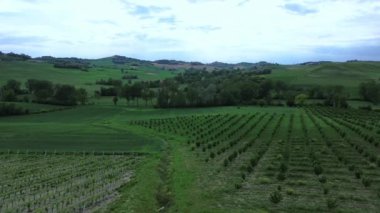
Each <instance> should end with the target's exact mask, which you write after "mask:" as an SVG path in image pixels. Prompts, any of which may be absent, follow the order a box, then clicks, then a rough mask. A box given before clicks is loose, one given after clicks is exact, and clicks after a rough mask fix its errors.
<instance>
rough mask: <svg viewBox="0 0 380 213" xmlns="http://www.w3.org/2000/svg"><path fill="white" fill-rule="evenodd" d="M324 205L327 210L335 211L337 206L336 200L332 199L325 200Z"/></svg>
mask: <svg viewBox="0 0 380 213" xmlns="http://www.w3.org/2000/svg"><path fill="white" fill-rule="evenodd" d="M326 204H327V208H329V209H335V208H336V207H337V206H338V203H337V201H336V199H333V198H329V199H327V201H326Z"/></svg>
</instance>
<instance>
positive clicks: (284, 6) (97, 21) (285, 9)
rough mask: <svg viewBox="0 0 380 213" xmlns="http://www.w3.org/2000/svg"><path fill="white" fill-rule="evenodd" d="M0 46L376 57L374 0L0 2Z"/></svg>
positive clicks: (227, 57)
mask: <svg viewBox="0 0 380 213" xmlns="http://www.w3.org/2000/svg"><path fill="white" fill-rule="evenodd" d="M0 51H2V52H16V53H25V54H28V55H31V56H33V57H37V56H46V55H51V56H55V57H80V58H101V57H108V56H112V55H124V56H128V57H134V58H139V59H145V60H158V59H175V60H185V61H200V62H206V63H208V62H213V61H222V62H229V63H236V62H241V61H246V62H257V61H268V62H276V63H282V64H292V63H300V62H305V61H320V60H329V61H345V60H352V59H357V60H380V0H298V1H295V0H159V1H158V0H138V1H136V0H135V1H132V0H0Z"/></svg>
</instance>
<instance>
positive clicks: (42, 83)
mask: <svg viewBox="0 0 380 213" xmlns="http://www.w3.org/2000/svg"><path fill="white" fill-rule="evenodd" d="M26 88H28V90H29V93H31V94H33V95H34V96H35V99H36V101H37V102H43V103H45V102H48V101H49V100H48V99H49V98H51V97H52V96H53V95H54V88H53V83H52V82H50V81H46V80H36V79H29V80H28V81H27V82H26Z"/></svg>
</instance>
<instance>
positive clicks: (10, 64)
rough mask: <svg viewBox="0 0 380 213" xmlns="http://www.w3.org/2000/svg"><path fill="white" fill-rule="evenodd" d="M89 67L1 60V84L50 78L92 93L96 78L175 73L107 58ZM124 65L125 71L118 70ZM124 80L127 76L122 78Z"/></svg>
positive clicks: (142, 77)
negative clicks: (59, 66) (64, 66)
mask: <svg viewBox="0 0 380 213" xmlns="http://www.w3.org/2000/svg"><path fill="white" fill-rule="evenodd" d="M91 64H92V66H91V68H89V69H88V71H87V72H85V71H81V70H77V69H64V68H55V67H54V66H53V64H49V63H46V62H36V61H0V85H3V84H4V83H5V82H6V81H7V80H9V79H15V80H17V81H20V82H25V81H27V80H28V79H38V80H49V81H52V82H53V83H59V84H70V85H75V86H76V87H83V88H85V89H86V90H88V91H89V94H91V95H92V94H93V91H95V90H97V89H99V87H100V85H96V84H95V82H96V81H97V80H100V79H108V78H113V79H119V80H121V79H122V77H123V75H136V76H137V77H138V79H137V80H144V81H146V80H159V79H164V78H169V77H173V76H175V73H173V72H172V71H167V70H161V69H159V68H157V67H154V66H149V65H141V66H136V67H133V68H131V66H129V65H127V64H125V65H115V64H112V61H110V59H99V60H92V61H91ZM121 69H124V73H122V72H121ZM123 81H124V82H127V80H123Z"/></svg>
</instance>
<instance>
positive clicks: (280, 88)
mask: <svg viewBox="0 0 380 213" xmlns="http://www.w3.org/2000/svg"><path fill="white" fill-rule="evenodd" d="M287 89H288V85H287V84H286V83H285V82H284V81H281V80H279V81H276V82H275V84H274V90H275V91H276V97H277V98H282V97H283V93H284V92H285V91H286V90H287Z"/></svg>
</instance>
